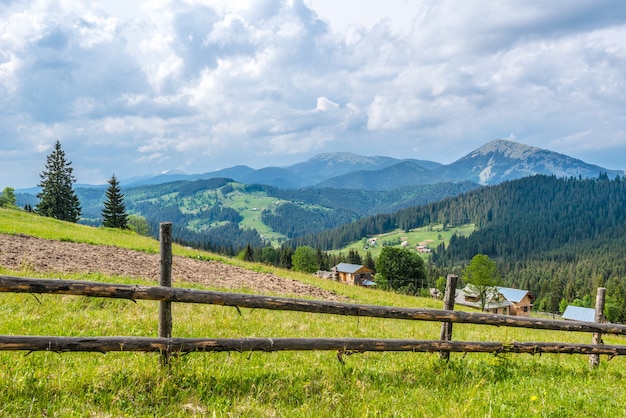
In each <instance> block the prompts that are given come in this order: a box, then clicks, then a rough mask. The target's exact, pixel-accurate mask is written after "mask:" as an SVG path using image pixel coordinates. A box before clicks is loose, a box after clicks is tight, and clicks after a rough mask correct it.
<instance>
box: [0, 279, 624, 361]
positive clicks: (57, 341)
mask: <svg viewBox="0 0 626 418" xmlns="http://www.w3.org/2000/svg"><path fill="white" fill-rule="evenodd" d="M0 292H12V293H35V294H57V295H75V296H90V297H106V298H117V299H127V300H132V301H136V300H154V301H161V302H164V301H165V302H182V303H201V304H213V305H222V306H232V307H237V308H255V309H269V310H286V311H298V312H308V313H317V314H333V315H345V316H357V317H374V318H388V319H403V320H415V321H433V322H444V323H466V324H480V325H492V326H508V327H523V328H533V329H545V330H558V331H574V332H587V333H597V332H601V333H604V334H616V335H626V325H620V324H609V323H590V322H578V321H560V320H552V319H544V318H528V317H515V316H508V315H495V314H488V313H479V312H460V311H450V310H435V309H422V308H400V307H389V306H378V305H360V304H349V303H343V302H331V301H319V300H306V299H295V298H285V297H275V296H260V295H251V294H245V293H230V292H218V291H209V290H196V289H185V288H172V287H165V286H140V285H124V284H115V283H98V282H87V281H79V280H56V279H34V278H22V277H13V276H0ZM0 350H25V351H40V350H46V351H55V352H66V351H93V352H109V351H144V352H168V353H174V352H176V353H188V352H195V351H198V352H211V351H268V352H269V351H283V350H337V351H339V352H342V351H344V352H364V351H411V352H478V353H529V354H539V353H567V354H606V355H609V356H618V355H626V346H608V345H595V344H565V343H556V342H555V343H551V342H549V343H545V342H542V343H538V342H513V343H499V342H483V341H475V342H465V341H445V340H389V339H352V338H330V339H328V338H326V339H324V338H274V339H272V338H234V339H223V338H222V339H210V338H200V339H194V338H191V339H190V338H167V337H160V338H147V337H146V338H142V337H54V336H47V337H45V336H6V335H5V336H0Z"/></svg>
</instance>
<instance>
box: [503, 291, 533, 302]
mask: <svg viewBox="0 0 626 418" xmlns="http://www.w3.org/2000/svg"><path fill="white" fill-rule="evenodd" d="M498 292H500V294H501V295H502V296H504V297H505V298H506V300H509V301H511V302H514V303H518V302H520V301H521V300H522V299H524V297H525V296H526V295H527V294H528V290H522V289H511V288H510V287H498Z"/></svg>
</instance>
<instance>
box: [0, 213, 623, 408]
mask: <svg viewBox="0 0 626 418" xmlns="http://www.w3.org/2000/svg"><path fill="white" fill-rule="evenodd" d="M0 233H3V234H6V233H10V234H28V235H34V236H40V237H44V238H47V239H64V240H72V241H80V242H89V243H93V244H106V245H120V246H124V247H127V248H136V249H139V250H144V251H158V242H156V241H153V240H149V239H147V238H145V237H139V236H137V235H134V234H131V233H126V232H121V231H114V230H108V229H94V228H87V227H83V226H80V225H73V224H67V223H64V222H61V223H59V222H57V221H53V220H50V219H46V218H40V217H38V216H36V215H30V214H24V213H22V212H19V211H11V210H4V209H0ZM0 239H2V236H1V235H0ZM174 252H175V253H177V254H180V255H187V256H193V257H197V258H201V259H205V258H206V259H211V258H213V259H220V257H217V256H214V255H212V254H209V253H203V252H197V251H194V250H191V249H187V248H182V247H175V249H174ZM222 260H223V259H222ZM224 261H229V260H224ZM231 262H235V261H231ZM239 264H240V265H242V266H244V267H246V268H251V269H255V270H264V269H267V268H266V267H264V266H260V265H257V264H246V263H240V262H239ZM268 271H269V270H268ZM271 271H273V272H275V273H276V274H279V275H282V276H284V277H287V278H290V279H293V280H303V281H306V282H308V283H313V284H316V285H318V286H320V287H323V288H325V289H328V290H333V291H335V292H336V293H337V294H340V295H343V296H345V297H346V298H347V300H350V301H353V302H355V303H367V304H380V305H391V306H403V307H429V308H437V309H439V308H441V302H440V301H436V300H432V299H424V298H416V297H411V296H406V295H399V294H394V293H388V292H382V291H377V290H372V289H365V288H360V287H354V286H347V285H342V284H340V283H336V282H331V281H327V280H322V279H317V278H314V277H312V276H306V275H301V274H300V275H297V274H293V273H292V272H288V271H284V270H280V269H272V270H271ZM0 274H4V275H20V276H26V277H33V276H37V275H35V274H34V273H33V272H32V271H29V270H28V269H27V267H26V266H25V267H24V268H23V270H19V271H8V270H6V269H0ZM48 276H49V277H58V276H59V274H50V275H48ZM62 277H64V278H67V279H83V280H93V281H100V282H118V283H138V284H151V283H150V282H148V281H141V280H131V279H129V278H126V277H117V276H116V277H109V276H104V275H101V274H98V273H91V274H88V275H80V276H79V275H62ZM175 285H180V286H188V284H185V283H175ZM194 287H197V286H194ZM0 298H1V302H0V318H2V319H3V320H2V321H0V334H4V335H73V336H114V335H132V336H147V337H151V336H152V337H154V336H156V335H157V315H158V302H151V301H137V302H136V303H134V302H132V301H127V300H110V299H102V298H85V297H78V296H56V295H36V297H35V296H34V295H29V294H9V293H4V294H0ZM173 307H174V310H173V318H174V320H173V335H174V336H175V337H194V338H201V337H216V338H219V337H224V338H242V337H267V338H277V337H352V338H385V339H388V338H402V339H438V338H439V330H440V324H439V323H435V322H416V321H406V320H388V319H378V318H358V317H344V316H335V315H315V314H307V313H297V312H279V311H268V310H263V309H240V310H237V309H235V308H231V307H222V306H209V305H199V304H174V305H173ZM453 331H454V332H453V338H454V339H456V340H466V341H502V342H512V341H562V342H572V343H588V342H590V341H591V336H590V335H589V334H584V333H565V332H555V331H538V330H530V329H522V328H506V327H492V326H480V325H465V324H455V325H454V330H453ZM604 341H605V343H607V344H620V345H621V344H624V337H616V336H604ZM342 360H343V362H340V361H339V360H338V357H337V353H335V352H278V353H260V352H254V353H205V354H202V353H193V354H188V355H185V356H180V357H175V358H174V359H173V361H172V364H171V367H169V368H164V367H161V366H160V364H159V355H158V354H145V353H130V352H129V353H125V352H121V353H109V354H106V355H105V354H99V353H63V354H57V353H52V352H33V353H26V352H11V351H0V380H1V381H2V382H3V384H2V385H0V416H3V417H4V416H6V417H29V416H33V417H35V416H37V417H39V416H47V417H85V416H86V417H122V416H129V417H131V416H132V417H156V416H158V417H194V416H195V417H204V416H207V417H213V416H215V417H233V416H234V417H605V416H606V417H609V416H611V417H612V416H623V414H624V405H626V390H625V389H626V385H625V384H624V380H623V379H624V377H625V374H626V363H625V360H624V359H623V358H620V357H616V358H613V359H611V360H610V361H608V359H607V358H606V357H602V361H601V364H600V367H598V368H597V369H593V370H592V369H590V368H589V366H588V357H587V356H581V355H542V356H539V355H535V356H530V355H513V354H509V355H499V356H494V355H490V354H471V353H470V354H466V355H463V354H454V353H453V354H451V360H450V361H449V362H444V361H442V360H440V359H439V356H438V354H437V353H433V354H426V353H394V352H384V353H354V354H352V355H349V356H348V355H344V356H343V358H342Z"/></svg>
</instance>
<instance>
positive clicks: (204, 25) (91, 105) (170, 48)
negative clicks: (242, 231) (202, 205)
mask: <svg viewBox="0 0 626 418" xmlns="http://www.w3.org/2000/svg"><path fill="white" fill-rule="evenodd" d="M625 40H626V2H624V1H620V0H551V1H545V0H491V1H489V0H464V1H458V0H411V1H407V0H386V1H384V2H381V1H379V0H341V1H337V0H332V1H331V0H291V1H290V0H285V1H281V0H254V1H246V0H215V1H213V0H173V1H155V0H150V1H135V0H124V1H118V0H90V1H78V0H30V1H29V0H2V2H1V3H0V188H4V187H13V188H15V189H20V188H26V187H32V186H35V185H36V184H37V183H39V181H40V177H39V175H40V173H41V172H42V171H43V170H44V168H45V162H46V157H47V155H48V154H49V153H50V152H51V150H52V148H53V146H54V143H55V142H56V141H57V140H58V141H60V143H61V146H62V149H63V150H64V152H65V154H66V158H67V160H68V161H70V162H71V166H72V167H73V169H74V176H75V177H76V180H77V183H79V184H104V183H106V181H107V180H108V179H110V178H111V176H112V175H113V174H114V175H115V176H116V177H117V178H118V179H122V180H124V179H129V178H132V177H135V176H141V175H155V174H159V173H162V172H166V171H170V170H180V171H183V172H185V173H188V174H196V173H206V172H211V171H215V170H219V169H222V168H227V167H231V166H234V165H248V166H250V167H252V168H262V167H268V166H279V167H281V166H289V165H292V164H295V163H298V162H302V161H305V160H307V159H309V158H311V157H313V156H315V155H317V154H320V153H329V152H353V153H356V154H361V155H382V156H389V157H394V158H414V159H420V160H431V161H436V162H439V163H442V164H449V163H452V162H454V161H456V160H457V159H459V158H461V157H463V156H464V155H466V154H468V153H469V152H471V151H473V150H475V149H476V148H479V147H480V146H482V145H484V144H486V143H488V142H490V141H493V140H495V139H510V140H514V141H517V142H520V143H522V144H526V145H531V146H536V147H539V148H543V149H548V150H551V151H555V152H559V153H562V154H565V155H569V156H571V157H574V158H578V159H581V160H583V161H585V162H587V163H591V164H596V165H599V166H602V167H604V168H608V169H620V170H624V169H626V161H625V158H624V157H625V156H626V94H625V92H626V41H625Z"/></svg>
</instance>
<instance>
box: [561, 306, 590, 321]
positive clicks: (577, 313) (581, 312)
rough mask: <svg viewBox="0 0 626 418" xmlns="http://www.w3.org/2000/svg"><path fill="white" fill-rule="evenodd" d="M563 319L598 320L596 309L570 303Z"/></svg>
mask: <svg viewBox="0 0 626 418" xmlns="http://www.w3.org/2000/svg"><path fill="white" fill-rule="evenodd" d="M563 319H572V320H574V321H584V322H596V310H595V309H592V308H583V307H581V306H574V305H568V306H567V308H565V312H563Z"/></svg>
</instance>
